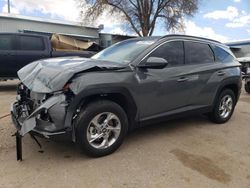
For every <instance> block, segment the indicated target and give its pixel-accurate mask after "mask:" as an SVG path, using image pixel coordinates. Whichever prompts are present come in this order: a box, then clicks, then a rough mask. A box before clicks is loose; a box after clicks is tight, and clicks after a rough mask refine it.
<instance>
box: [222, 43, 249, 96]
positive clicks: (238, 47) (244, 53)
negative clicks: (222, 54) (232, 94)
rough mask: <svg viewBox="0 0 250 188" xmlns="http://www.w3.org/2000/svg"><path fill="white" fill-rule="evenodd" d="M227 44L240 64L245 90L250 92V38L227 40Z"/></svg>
mask: <svg viewBox="0 0 250 188" xmlns="http://www.w3.org/2000/svg"><path fill="white" fill-rule="evenodd" d="M227 45H228V46H229V47H230V49H231V50H232V52H233V53H234V55H235V56H236V57H237V60H238V61H239V62H240V63H241V65H242V72H243V74H244V75H243V78H244V80H245V91H246V92H247V93H249V94H250V40H245V41H237V42H229V43H227Z"/></svg>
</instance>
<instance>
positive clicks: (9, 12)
mask: <svg viewBox="0 0 250 188" xmlns="http://www.w3.org/2000/svg"><path fill="white" fill-rule="evenodd" d="M8 13H9V14H10V0H8Z"/></svg>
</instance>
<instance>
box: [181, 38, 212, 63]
mask: <svg viewBox="0 0 250 188" xmlns="http://www.w3.org/2000/svg"><path fill="white" fill-rule="evenodd" d="M184 46H185V63H186V64H203V63H212V62H214V54H213V51H212V50H211V48H210V46H209V45H208V44H205V43H199V42H191V41H185V42H184Z"/></svg>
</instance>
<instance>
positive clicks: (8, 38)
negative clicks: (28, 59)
mask: <svg viewBox="0 0 250 188" xmlns="http://www.w3.org/2000/svg"><path fill="white" fill-rule="evenodd" d="M14 40H15V36H14V35H0V50H15V45H14Z"/></svg>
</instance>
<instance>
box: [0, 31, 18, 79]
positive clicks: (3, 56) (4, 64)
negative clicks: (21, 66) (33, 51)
mask: <svg viewBox="0 0 250 188" xmlns="http://www.w3.org/2000/svg"><path fill="white" fill-rule="evenodd" d="M15 39H16V36H15V35H12V34H3V35H0V77H2V78H3V77H14V76H15V71H16V61H17V59H16V40H15Z"/></svg>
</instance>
